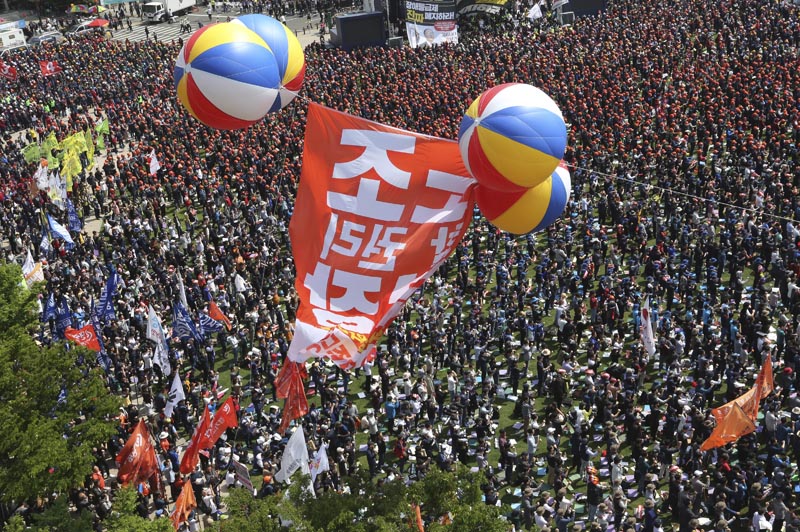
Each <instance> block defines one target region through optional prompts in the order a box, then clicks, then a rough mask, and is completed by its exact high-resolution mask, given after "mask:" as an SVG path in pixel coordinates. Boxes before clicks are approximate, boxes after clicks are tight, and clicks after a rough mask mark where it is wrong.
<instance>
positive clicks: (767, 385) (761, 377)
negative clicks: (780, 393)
mask: <svg viewBox="0 0 800 532" xmlns="http://www.w3.org/2000/svg"><path fill="white" fill-rule="evenodd" d="M758 385H760V386H761V394H760V395H759V399H763V398H765V397H766V396H768V395H769V394H770V393H772V390H774V389H775V382H774V381H773V380H772V357H771V356H770V355H769V354H767V359H766V360H764V364H762V365H761V371H759V372H758V377H756V386H758Z"/></svg>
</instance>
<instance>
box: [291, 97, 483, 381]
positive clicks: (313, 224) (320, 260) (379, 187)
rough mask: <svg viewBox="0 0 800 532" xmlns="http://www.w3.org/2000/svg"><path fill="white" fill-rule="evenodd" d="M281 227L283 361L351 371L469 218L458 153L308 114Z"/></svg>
mask: <svg viewBox="0 0 800 532" xmlns="http://www.w3.org/2000/svg"><path fill="white" fill-rule="evenodd" d="M305 146H306V148H305V151H304V154H303V170H302V175H301V180H300V189H299V191H298V195H297V203H296V208H295V212H294V216H293V217H292V221H291V224H290V226H289V230H290V236H291V238H292V242H293V249H294V258H295V264H296V266H297V281H296V284H295V286H296V289H297V292H298V294H299V297H300V306H299V308H298V312H297V323H296V329H295V336H294V339H293V340H292V344H291V346H290V348H289V359H290V360H291V361H293V362H304V361H305V360H307V359H308V358H312V357H314V358H322V357H325V356H328V357H330V358H331V359H332V360H333V362H334V363H336V364H337V365H338V366H339V367H341V368H343V369H349V368H354V367H360V366H362V365H363V363H364V362H365V360H366V357H367V355H368V353H369V352H370V351H371V348H372V347H374V345H375V344H376V342H377V341H378V339H380V337H381V336H382V335H383V332H384V330H385V329H386V328H387V327H388V325H389V324H390V323H391V321H392V319H394V317H395V316H397V314H398V313H399V312H400V311H401V309H402V308H403V305H404V304H405V302H406V300H407V299H408V298H409V296H411V295H412V294H413V293H414V291H415V290H417V289H418V288H419V287H420V286H421V285H422V283H423V282H424V281H425V280H426V279H427V278H428V277H430V275H431V274H432V273H433V272H434V271H435V270H436V268H438V266H439V265H440V264H441V263H442V262H444V260H445V259H446V258H447V257H448V256H449V255H450V253H451V252H452V251H453V250H454V248H455V247H456V245H457V244H458V242H459V241H460V240H461V239H462V238H463V236H464V233H465V231H466V230H467V227H468V225H469V223H470V220H471V218H472V206H473V199H472V190H473V187H472V185H473V183H474V181H473V180H472V179H471V178H470V177H469V174H468V173H467V170H466V169H465V168H464V165H463V163H462V162H461V157H460V156H459V151H458V144H456V143H455V142H453V141H448V140H443V139H438V138H434V137H428V136H425V135H419V134H415V133H410V132H407V131H402V130H399V129H395V128H391V127H388V126H383V125H381V124H377V123H374V122H370V121H367V120H363V119H361V118H357V117H354V116H351V115H347V114H345V113H341V112H338V111H333V110H330V109H327V108H325V107H323V106H320V105H316V104H311V105H310V107H309V113H308V121H307V126H306V139H305Z"/></svg>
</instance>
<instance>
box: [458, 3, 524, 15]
mask: <svg viewBox="0 0 800 532" xmlns="http://www.w3.org/2000/svg"><path fill="white" fill-rule="evenodd" d="M508 3H509V2H508V0H459V2H458V14H459V15H478V14H481V13H483V14H487V15H500V14H502V13H504V12H505V11H506V10H507V9H508ZM512 3H513V2H512ZM535 5H538V4H535Z"/></svg>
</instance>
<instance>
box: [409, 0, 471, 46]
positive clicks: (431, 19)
mask: <svg viewBox="0 0 800 532" xmlns="http://www.w3.org/2000/svg"><path fill="white" fill-rule="evenodd" d="M406 33H407V34H408V42H409V44H410V45H411V48H420V47H424V46H433V45H436V44H444V43H453V44H455V43H458V25H457V24H456V2H455V0H442V1H439V2H417V1H413V0H406Z"/></svg>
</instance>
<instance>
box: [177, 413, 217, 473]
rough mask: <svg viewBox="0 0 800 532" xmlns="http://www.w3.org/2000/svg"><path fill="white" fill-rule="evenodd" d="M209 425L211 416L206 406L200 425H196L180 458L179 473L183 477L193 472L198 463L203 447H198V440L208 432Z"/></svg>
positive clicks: (199, 442)
mask: <svg viewBox="0 0 800 532" xmlns="http://www.w3.org/2000/svg"><path fill="white" fill-rule="evenodd" d="M210 424H211V414H210V413H209V411H208V406H206V410H205V412H203V417H202V419H200V423H198V424H197V427H195V429H194V434H192V440H191V441H190V442H189V446H188V447H187V448H186V451H184V453H183V458H181V468H180V469H181V473H183V474H184V475H188V474H189V473H191V472H192V471H194V467H195V466H196V465H197V462H199V461H200V450H201V449H203V447H201V446H200V444H201V443H202V442H201V441H200V440H201V439H202V434H204V433H205V432H206V430H208V426H209V425H210Z"/></svg>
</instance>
